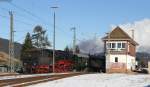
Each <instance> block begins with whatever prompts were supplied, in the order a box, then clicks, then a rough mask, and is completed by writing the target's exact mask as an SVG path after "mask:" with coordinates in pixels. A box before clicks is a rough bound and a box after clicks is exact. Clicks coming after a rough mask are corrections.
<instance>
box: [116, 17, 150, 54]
mask: <svg viewBox="0 0 150 87" xmlns="http://www.w3.org/2000/svg"><path fill="white" fill-rule="evenodd" d="M119 26H120V27H121V28H122V29H124V30H125V31H126V32H127V33H128V34H129V35H130V36H131V34H132V32H131V30H132V29H134V32H135V33H134V36H135V41H137V42H138V43H139V46H138V51H146V52H148V51H150V19H143V20H140V21H135V22H133V23H127V24H120V25H119Z"/></svg>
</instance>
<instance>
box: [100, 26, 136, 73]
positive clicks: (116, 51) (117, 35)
mask: <svg viewBox="0 0 150 87" xmlns="http://www.w3.org/2000/svg"><path fill="white" fill-rule="evenodd" d="M102 39H103V41H104V51H105V57H106V60H105V61H106V72H108V73H111V72H130V71H132V70H133V69H134V67H135V63H136V61H135V58H136V46H137V45H138V43H137V42H135V41H134V40H133V39H132V38H131V37H130V36H129V35H128V34H127V33H126V32H124V31H123V30H122V29H121V28H120V27H116V28H115V29H114V30H112V31H111V32H110V33H109V34H108V35H107V36H106V37H104V38H102Z"/></svg>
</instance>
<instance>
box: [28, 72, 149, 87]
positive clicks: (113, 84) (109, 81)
mask: <svg viewBox="0 0 150 87" xmlns="http://www.w3.org/2000/svg"><path fill="white" fill-rule="evenodd" d="M29 87H150V75H146V74H145V75H129V74H87V75H80V76H74V77H69V78H64V79H60V80H55V81H50V82H44V83H39V84H36V85H32V86H29Z"/></svg>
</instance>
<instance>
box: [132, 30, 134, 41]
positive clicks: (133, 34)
mask: <svg viewBox="0 0 150 87" xmlns="http://www.w3.org/2000/svg"><path fill="white" fill-rule="evenodd" d="M131 31H132V39H133V40H134V30H133V29H132V30H131Z"/></svg>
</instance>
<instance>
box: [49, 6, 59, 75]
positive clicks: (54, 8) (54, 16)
mask: <svg viewBox="0 0 150 87" xmlns="http://www.w3.org/2000/svg"><path fill="white" fill-rule="evenodd" d="M51 8H52V9H53V10H54V13H53V18H54V20H53V21H54V26H53V28H54V31H53V73H55V33H56V32H55V29H56V24H55V23H56V13H55V10H56V9H57V8H58V7H56V6H55V7H51Z"/></svg>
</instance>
